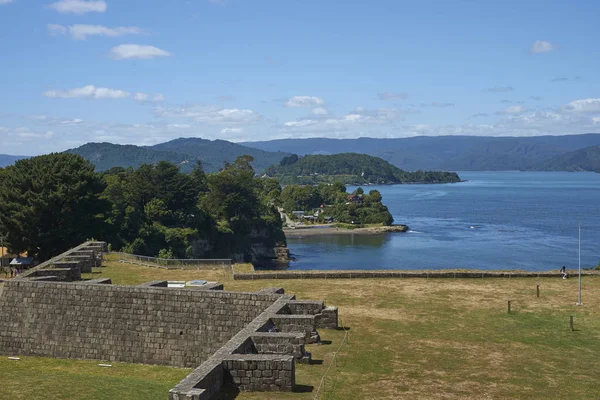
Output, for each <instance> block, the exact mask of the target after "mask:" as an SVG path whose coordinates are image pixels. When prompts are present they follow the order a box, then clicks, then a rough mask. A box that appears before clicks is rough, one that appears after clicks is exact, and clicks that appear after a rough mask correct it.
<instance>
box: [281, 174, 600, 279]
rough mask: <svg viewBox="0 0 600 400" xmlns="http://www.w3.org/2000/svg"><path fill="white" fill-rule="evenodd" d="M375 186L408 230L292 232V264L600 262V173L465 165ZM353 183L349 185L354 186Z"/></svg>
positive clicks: (555, 265) (527, 265)
mask: <svg viewBox="0 0 600 400" xmlns="http://www.w3.org/2000/svg"><path fill="white" fill-rule="evenodd" d="M460 176H461V178H462V179H465V180H468V182H463V183H458V184H449V185H395V186H377V187H368V188H365V191H368V190H370V189H377V190H379V191H380V192H381V193H382V195H383V201H384V204H386V205H387V206H388V207H389V209H390V212H391V213H392V215H393V216H394V220H395V222H396V223H402V224H407V225H408V226H409V227H410V228H411V230H410V231H409V232H407V233H404V234H402V233H401V234H386V235H377V236H359V235H348V236H327V237H318V236H313V237H306V238H290V239H288V246H289V248H290V251H291V253H292V255H293V256H294V257H296V261H292V262H291V263H290V267H289V268H290V269H444V268H467V269H525V270H530V271H537V270H548V269H554V270H558V269H559V268H560V267H561V266H562V265H566V266H567V268H577V265H578V264H577V263H578V251H577V246H578V224H579V223H581V225H582V230H581V232H582V241H581V264H582V267H592V266H596V265H597V264H598V262H599V261H600V174H596V173H585V172H580V173H569V172H462V173H460ZM353 189H354V188H348V190H349V191H351V190H353Z"/></svg>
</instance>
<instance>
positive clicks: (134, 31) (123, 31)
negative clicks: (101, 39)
mask: <svg viewBox="0 0 600 400" xmlns="http://www.w3.org/2000/svg"><path fill="white" fill-rule="evenodd" d="M48 31H49V32H50V34H51V35H66V34H67V32H68V33H69V34H70V35H71V37H72V38H73V39H75V40H85V39H87V37H88V36H108V37H119V36H124V35H141V34H143V33H144V31H143V29H140V28H138V27H135V26H120V27H116V28H108V27H106V26H102V25H82V24H76V25H71V26H68V27H67V26H63V25H57V24H48Z"/></svg>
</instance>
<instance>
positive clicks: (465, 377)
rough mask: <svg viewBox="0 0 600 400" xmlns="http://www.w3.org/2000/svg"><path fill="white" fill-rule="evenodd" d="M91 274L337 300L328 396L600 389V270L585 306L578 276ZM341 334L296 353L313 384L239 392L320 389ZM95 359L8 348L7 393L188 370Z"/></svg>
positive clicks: (161, 379) (143, 389) (69, 389)
mask: <svg viewBox="0 0 600 400" xmlns="http://www.w3.org/2000/svg"><path fill="white" fill-rule="evenodd" d="M92 276H93V277H94V278H98V277H111V278H112V279H113V283H114V284H140V283H143V282H147V281H151V280H156V279H169V280H190V279H207V280H219V281H221V282H223V283H225V289H226V290H241V291H255V290H258V289H260V288H263V287H270V286H281V287H284V288H285V289H286V292H288V293H295V294H296V295H297V297H298V298H299V299H324V300H326V302H327V304H331V305H336V306H338V307H339V313H340V317H341V321H342V322H343V324H344V325H346V326H347V327H349V328H350V330H349V331H347V332H348V343H345V344H343V345H342V346H341V350H340V353H339V355H338V357H337V362H336V363H335V364H334V365H331V369H330V371H329V374H328V375H327V377H326V379H325V387H324V390H322V391H321V392H320V393H319V397H320V398H324V399H374V398H387V399H469V398H473V399H550V398H552V399H597V398H600V374H597V373H596V371H597V367H596V366H597V358H598V356H597V355H598V354H600V318H599V317H600V277H585V278H584V281H583V302H584V306H582V307H578V306H576V305H575V302H576V300H577V280H576V279H573V278H571V279H568V280H562V279H549V278H547V279H541V280H539V281H538V280H537V279H532V278H513V279H456V280H454V279H340V280H325V279H323V280H320V279H319V280H315V279H311V280H287V281H285V280H257V281H233V280H231V273H230V271H229V272H226V271H166V270H160V269H151V268H146V267H139V266H133V265H126V264H120V263H117V262H110V263H108V266H107V267H104V268H101V269H98V271H97V272H95V273H94V274H91V275H89V276H88V277H92ZM538 283H539V284H540V290H541V295H540V298H537V297H536V284H538ZM507 300H511V302H512V303H511V305H512V312H511V314H507ZM571 315H573V316H574V327H575V331H573V332H571V330H570V328H569V316H571ZM344 334H345V332H344V331H341V330H340V331H327V330H322V332H321V336H322V338H323V339H325V340H328V341H331V344H323V345H311V346H309V348H308V350H309V351H311V352H312V353H313V359H316V360H323V363H322V364H317V365H297V372H296V383H297V384H298V385H301V388H302V389H303V390H304V391H305V392H302V393H291V394H282V393H240V394H238V395H237V398H239V399H312V398H314V397H315V394H316V389H317V387H318V386H319V383H320V381H321V377H322V376H323V374H324V373H325V371H326V370H327V368H329V366H330V363H331V359H332V355H333V352H334V351H335V350H336V349H337V348H338V347H339V346H340V343H341V340H342V338H343V337H344ZM97 364H98V362H97V361H72V360H53V359H48V358H32V357H23V359H22V360H21V361H8V360H7V359H6V358H2V359H0V371H1V373H2V381H3V382H4V384H3V387H2V394H0V398H3V396H6V398H10V399H13V398H15V399H19V398H27V399H35V398H53V399H54V398H55V399H66V398H89V399H108V398H111V399H115V398H127V399H137V398H139V399H142V398H143V399H148V398H150V399H152V398H157V399H158V398H160V399H164V398H166V394H167V392H168V389H169V388H170V387H172V386H173V385H174V384H175V383H177V382H178V381H179V380H180V379H181V378H183V377H184V376H185V375H187V373H188V371H189V370H184V369H175V368H168V367H155V366H141V365H128V364H114V366H113V368H100V367H97ZM24 388H25V389H24ZM74 393H77V395H74ZM115 393H119V394H118V395H115ZM121 393H124V394H126V395H121ZM86 394H87V395H86ZM232 397H234V396H229V397H227V398H232Z"/></svg>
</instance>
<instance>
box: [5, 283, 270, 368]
mask: <svg viewBox="0 0 600 400" xmlns="http://www.w3.org/2000/svg"><path fill="white" fill-rule="evenodd" d="M279 297H280V296H276V295H264V294H256V293H239V292H222V291H213V290H186V289H171V288H160V287H128V286H117V285H88V284H84V283H62V282H61V283H58V282H33V281H27V280H12V281H10V282H7V283H5V284H4V289H3V292H2V297H1V298H0V354H6V355H19V354H21V355H40V356H48V357H59V358H83V359H98V360H107V361H121V362H130V363H144V364H164V365H171V366H178V367H197V366H198V365H200V364H201V363H202V362H203V361H205V360H206V359H208V358H209V357H210V356H211V355H213V353H215V351H216V350H218V349H219V348H221V347H222V346H223V345H224V344H225V343H226V342H227V341H228V340H229V339H231V338H232V337H233V336H234V335H236V334H237V333H238V332H239V331H240V330H241V329H243V328H244V327H245V326H246V325H248V324H249V323H250V322H252V321H253V320H254V319H255V318H256V317H257V316H258V315H259V314H261V313H262V312H263V311H264V310H265V309H267V308H268V307H269V306H270V305H272V304H273V303H274V302H275V301H276V300H277V299H278V298H279Z"/></svg>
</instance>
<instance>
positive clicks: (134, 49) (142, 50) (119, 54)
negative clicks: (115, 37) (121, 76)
mask: <svg viewBox="0 0 600 400" xmlns="http://www.w3.org/2000/svg"><path fill="white" fill-rule="evenodd" d="M110 55H111V57H112V58H114V59H116V60H128V59H139V60H149V59H151V58H156V57H170V56H171V55H172V54H171V53H169V52H168V51H165V50H162V49H159V48H157V47H154V46H144V45H139V44H122V45H120V46H116V47H113V48H112V49H110Z"/></svg>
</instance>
